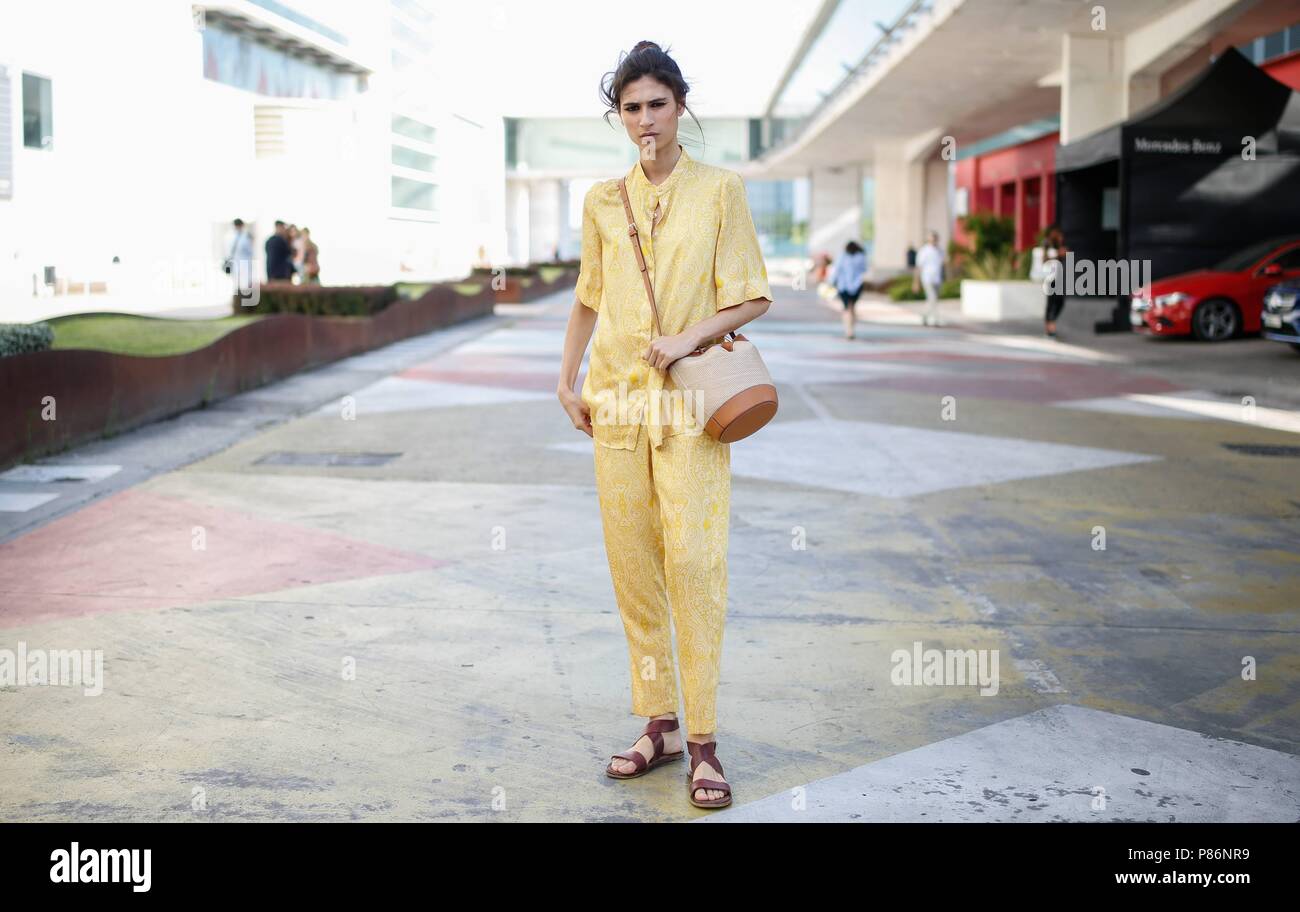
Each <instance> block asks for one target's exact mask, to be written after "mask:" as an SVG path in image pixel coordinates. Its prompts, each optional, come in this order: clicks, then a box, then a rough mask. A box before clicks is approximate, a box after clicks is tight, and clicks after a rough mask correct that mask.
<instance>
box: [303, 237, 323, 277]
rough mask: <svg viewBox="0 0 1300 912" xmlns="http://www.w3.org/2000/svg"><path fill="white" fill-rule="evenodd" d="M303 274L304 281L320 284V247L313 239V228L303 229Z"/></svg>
mask: <svg viewBox="0 0 1300 912" xmlns="http://www.w3.org/2000/svg"><path fill="white" fill-rule="evenodd" d="M302 275H303V282H304V283H307V284H312V285H319V284H320V247H318V246H317V245H316V242H315V241H313V240H312V239H311V229H310V228H305V227H304V228H303V229H302Z"/></svg>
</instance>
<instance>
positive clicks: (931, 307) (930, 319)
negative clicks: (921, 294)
mask: <svg viewBox="0 0 1300 912" xmlns="http://www.w3.org/2000/svg"><path fill="white" fill-rule="evenodd" d="M942 284H943V251H942V250H940V249H939V233H938V232H937V231H931V232H930V233H929V234H927V235H926V237H925V244H924V245H923V246H922V247H921V249H920V250H918V251H917V252H916V271H915V272H914V273H913V274H912V289H913V290H914V291H920V290H921V289H922V288H924V289H925V313H924V314H922V315H921V325H923V326H926V325H930V326H938V325H940V324H939V288H940V286H941V285H942Z"/></svg>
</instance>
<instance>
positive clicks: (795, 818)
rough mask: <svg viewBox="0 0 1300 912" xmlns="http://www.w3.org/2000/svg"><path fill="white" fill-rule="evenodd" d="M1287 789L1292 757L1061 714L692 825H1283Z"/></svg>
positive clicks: (1026, 719) (941, 745)
mask: <svg viewBox="0 0 1300 912" xmlns="http://www.w3.org/2000/svg"><path fill="white" fill-rule="evenodd" d="M1297 782H1300V757H1294V756H1292V755H1291V754H1286V753H1283V752H1281V751H1275V750H1269V749H1268V748H1263V747H1257V746H1255V745H1252V744H1244V743H1241V742H1239V741H1227V740H1223V739H1219V738H1211V737H1209V736H1206V735H1202V734H1200V733H1199V732H1194V731H1188V730H1186V729H1181V728H1174V727H1173V726H1170V725H1160V724H1157V723H1154V722H1146V721H1143V720H1141V719H1131V718H1128V717H1127V716H1120V715H1115V714H1113V713H1107V712H1101V711H1099V710H1095V709H1088V708H1085V707H1082V706H1071V705H1068V704H1062V705H1058V706H1052V707H1049V708H1047V709H1040V710H1038V711H1037V712H1032V713H1029V714H1028V715H1024V716H1020V717H1018V718H1015V719H1008V720H1006V721H1004V722H998V723H995V724H993V725H989V726H986V727H984V728H979V729H976V730H975V731H971V732H967V733H966V734H963V735H957V736H956V737H953V738H947V739H945V740H943V741H939V742H936V743H934V744H928V745H926V746H925V747H919V748H916V749H915V750H910V751H906V752H904V753H901V754H897V755H895V756H893V757H888V758H886V759H884V760H877V761H876V762H874V763H868V764H866V765H864V766H859V767H857V768H856V769H852V770H849V771H848V772H845V773H840V774H838V775H835V776H829V777H827V778H825V779H818V780H816V781H814V782H810V783H808V784H807V785H804V786H803V789H804V792H803V798H804V807H802V808H800V809H798V810H796V809H794V808H792V806H791V805H792V803H793V802H792V801H791V797H792V795H791V793H790V792H788V791H784V792H778V793H777V794H774V795H770V796H768V797H765V798H760V799H758V800H756V801H749V802H746V803H745V804H742V805H738V806H735V807H732V808H729V809H727V810H724V811H718V812H715V813H713V814H711V815H709V816H707V817H703V818H700V820H699V821H698V822H720V823H748V822H755V821H773V822H782V823H825V822H842V823H853V822H860V823H874V822H890V823H901V822H917V823H937V822H951V823H956V822H974V821H979V822H985V823H987V822H995V823H1012V822H1045V821H1073V822H1096V823H1101V822H1110V821H1154V822H1179V823H1208V822H1215V823H1218V822H1269V823H1292V822H1294V821H1295V820H1296V819H1297V818H1300V793H1298V792H1297V791H1296V789H1295V783H1297ZM737 797H738V798H739V797H740V794H739V791H738V793H737Z"/></svg>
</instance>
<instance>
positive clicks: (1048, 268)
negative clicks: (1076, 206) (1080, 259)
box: [1043, 225, 1069, 339]
mask: <svg viewBox="0 0 1300 912" xmlns="http://www.w3.org/2000/svg"><path fill="white" fill-rule="evenodd" d="M1068 252H1069V251H1067V250H1066V247H1065V235H1064V234H1063V233H1062V232H1061V229H1060V228H1059V227H1057V226H1056V225H1052V226H1051V227H1050V228H1048V229H1047V234H1045V235H1044V236H1043V270H1044V278H1045V279H1046V282H1045V286H1046V289H1045V290H1046V291H1047V311H1046V313H1045V314H1044V315H1043V331H1044V332H1045V333H1047V335H1048V336H1050V337H1051V338H1053V339H1055V338H1056V320H1057V318H1058V317H1060V316H1061V311H1062V310H1064V309H1065V295H1063V294H1058V292H1059V291H1060V290H1061V285H1062V281H1063V279H1064V275H1063V273H1062V270H1063V269H1064V268H1065V267H1064V263H1065V255H1066V253H1068Z"/></svg>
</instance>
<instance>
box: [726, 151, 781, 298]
mask: <svg viewBox="0 0 1300 912" xmlns="http://www.w3.org/2000/svg"><path fill="white" fill-rule="evenodd" d="M720 208H721V210H722V211H721V219H720V221H719V225H718V246H717V250H716V252H715V254H714V261H713V274H714V284H715V285H716V286H717V299H718V308H717V309H718V310H722V309H723V308H726V307H733V306H735V305H736V304H743V303H744V302H745V301H750V300H753V299H754V298H766V299H767V300H768V301H771V300H772V289H771V287H770V286H769V285H768V281H767V263H766V262H765V261H764V259H763V249H762V248H761V247H760V246H759V243H758V232H757V231H755V230H754V218H753V216H752V215H750V213H749V200H748V199H747V198H746V196H745V182H744V181H743V180H742V179H741V177H740V175H739V174H737V173H736V172H734V171H730V172H728V173H727V176H726V178H724V180H723V182H722V194H721V200H720Z"/></svg>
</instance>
